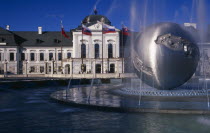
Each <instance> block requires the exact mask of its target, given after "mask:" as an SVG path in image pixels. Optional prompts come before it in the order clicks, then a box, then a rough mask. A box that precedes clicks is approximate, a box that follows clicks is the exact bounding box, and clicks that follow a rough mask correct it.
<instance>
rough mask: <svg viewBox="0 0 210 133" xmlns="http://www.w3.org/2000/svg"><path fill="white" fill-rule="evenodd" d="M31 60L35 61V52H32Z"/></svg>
mask: <svg viewBox="0 0 210 133" xmlns="http://www.w3.org/2000/svg"><path fill="white" fill-rule="evenodd" d="M30 60H31V61H35V54H34V53H30Z"/></svg>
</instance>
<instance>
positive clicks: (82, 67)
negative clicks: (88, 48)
mask: <svg viewBox="0 0 210 133" xmlns="http://www.w3.org/2000/svg"><path fill="white" fill-rule="evenodd" d="M81 72H86V64H81Z"/></svg>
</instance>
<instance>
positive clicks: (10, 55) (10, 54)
mask: <svg viewBox="0 0 210 133" xmlns="http://www.w3.org/2000/svg"><path fill="white" fill-rule="evenodd" d="M9 60H10V61H14V60H15V54H14V53H9Z"/></svg>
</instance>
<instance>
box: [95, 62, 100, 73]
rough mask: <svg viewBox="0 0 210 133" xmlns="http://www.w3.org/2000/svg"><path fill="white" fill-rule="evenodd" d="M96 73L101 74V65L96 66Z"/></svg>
mask: <svg viewBox="0 0 210 133" xmlns="http://www.w3.org/2000/svg"><path fill="white" fill-rule="evenodd" d="M96 73H101V64H96Z"/></svg>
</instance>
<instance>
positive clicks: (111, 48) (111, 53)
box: [108, 44, 113, 58]
mask: <svg viewBox="0 0 210 133" xmlns="http://www.w3.org/2000/svg"><path fill="white" fill-rule="evenodd" d="M108 58H113V46H112V44H109V45H108Z"/></svg>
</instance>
